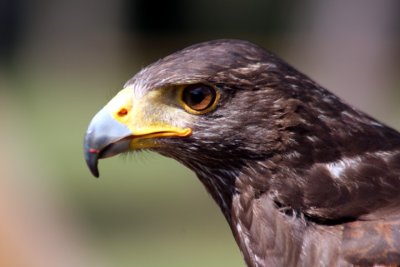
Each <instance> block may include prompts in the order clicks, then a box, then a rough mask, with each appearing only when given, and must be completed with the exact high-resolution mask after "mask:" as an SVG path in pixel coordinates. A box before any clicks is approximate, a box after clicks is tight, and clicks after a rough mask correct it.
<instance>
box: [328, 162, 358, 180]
mask: <svg viewBox="0 0 400 267" xmlns="http://www.w3.org/2000/svg"><path fill="white" fill-rule="evenodd" d="M360 163H361V158H360V157H355V158H345V159H341V160H339V161H335V162H332V163H328V164H326V168H327V169H328V171H329V172H330V174H331V175H332V176H333V177H335V178H340V176H341V175H342V174H343V172H344V171H345V170H346V169H347V168H348V167H351V166H354V165H357V164H360Z"/></svg>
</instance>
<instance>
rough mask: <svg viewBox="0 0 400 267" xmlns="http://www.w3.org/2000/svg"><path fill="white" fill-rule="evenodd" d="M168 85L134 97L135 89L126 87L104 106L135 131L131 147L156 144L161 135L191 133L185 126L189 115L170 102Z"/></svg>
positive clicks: (114, 116) (181, 135) (148, 146)
mask: <svg viewBox="0 0 400 267" xmlns="http://www.w3.org/2000/svg"><path fill="white" fill-rule="evenodd" d="M169 89H170V88H160V89H156V90H153V91H149V92H148V93H147V94H145V95H143V96H142V97H140V99H135V96H134V93H133V89H132V88H131V87H126V88H124V89H123V90H121V91H120V92H119V93H118V94H117V95H116V96H115V97H114V98H113V99H111V100H110V102H109V103H108V104H107V105H106V106H105V107H104V108H105V109H107V110H108V112H110V114H111V115H112V117H113V118H114V119H115V120H117V121H118V122H120V123H121V124H123V125H125V126H126V127H128V128H129V130H130V131H131V132H132V136H131V137H132V141H131V149H141V148H150V147H155V146H157V142H156V141H155V140H156V139H157V138H159V137H185V136H189V135H190V134H191V133H192V129H190V128H188V127H184V124H185V123H184V122H185V121H186V122H188V121H190V120H189V119H190V118H189V117H188V116H184V113H185V112H182V110H181V111H179V109H177V108H176V106H173V105H170V102H171V101H170V94H169V92H168V90H169ZM174 101H175V100H174ZM175 117H178V118H175ZM179 119H180V120H179Z"/></svg>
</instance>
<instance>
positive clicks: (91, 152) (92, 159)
mask: <svg viewBox="0 0 400 267" xmlns="http://www.w3.org/2000/svg"><path fill="white" fill-rule="evenodd" d="M85 159H86V164H87V166H88V167H89V170H90V172H91V173H92V174H93V176H94V177H96V178H98V177H99V169H98V167H97V164H98V161H99V151H98V150H97V149H94V148H89V149H88V150H87V151H86V152H85Z"/></svg>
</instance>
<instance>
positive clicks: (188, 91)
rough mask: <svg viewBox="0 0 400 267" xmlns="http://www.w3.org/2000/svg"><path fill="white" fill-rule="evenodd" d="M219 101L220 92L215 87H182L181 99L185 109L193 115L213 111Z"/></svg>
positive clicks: (197, 85)
mask: <svg viewBox="0 0 400 267" xmlns="http://www.w3.org/2000/svg"><path fill="white" fill-rule="evenodd" d="M218 100H219V92H218V90H216V88H215V87H213V86H211V85H207V84H203V83H197V84H190V85H188V86H185V87H182V89H181V92H180V99H179V101H180V102H181V104H182V106H183V107H184V109H185V110H186V111H187V112H189V113H192V114H196V115H199V114H205V113H208V112H210V111H212V110H213V109H214V108H215V107H216V105H217V103H218Z"/></svg>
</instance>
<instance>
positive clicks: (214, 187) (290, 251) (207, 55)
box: [85, 40, 400, 267]
mask: <svg viewBox="0 0 400 267" xmlns="http://www.w3.org/2000/svg"><path fill="white" fill-rule="evenodd" d="M187 84H203V85H204V84H206V85H210V86H213V87H215V88H216V90H217V91H218V95H219V99H218V103H216V106H215V108H213V109H212V110H210V111H209V112H206V113H204V114H189V115H187V114H185V115H184V116H185V117H184V119H183V118H182V120H181V121H179V120H180V117H179V114H184V113H179V112H181V111H180V110H183V109H182V108H181V107H179V106H177V105H175V104H174V103H173V102H170V101H169V102H168V101H166V102H165V103H166V104H165V103H164V104H165V105H170V106H174V110H178V109H179V112H178V111H177V112H178V113H176V114H175V113H171V114H169V115H168V116H171V117H172V118H173V120H174V121H175V122H174V125H175V126H176V125H179V126H181V125H183V126H184V127H187V128H190V129H191V133H190V134H188V135H185V136H180V137H174V138H170V137H158V138H153V139H154V140H153V142H154V143H152V145H151V146H148V147H146V148H148V149H151V150H153V151H156V152H159V153H160V154H163V155H165V156H168V157H172V158H175V159H176V160H178V161H180V162H182V163H183V164H184V165H186V166H188V167H189V168H191V169H192V170H193V171H194V172H195V173H196V174H197V176H198V177H199V179H200V180H201V181H202V183H203V184H204V185H205V187H206V189H207V190H208V191H209V192H210V194H211V195H212V197H213V198H214V199H215V201H216V202H217V203H218V205H219V206H220V208H221V210H222V212H223V213H224V215H225V217H226V219H227V221H228V223H229V225H230V227H231V229H232V232H233V234H234V236H235V238H236V241H237V243H238V245H239V247H240V249H241V251H242V252H243V255H244V258H245V261H246V263H247V265H248V266H251V267H263V266H396V265H400V134H399V133H398V132H397V131H395V130H393V129H392V128H390V127H388V126H386V125H384V124H382V123H380V122H378V121H376V120H375V119H373V118H371V117H370V116H368V115H366V114H365V113H362V112H361V111H358V110H357V109H355V108H353V107H351V106H349V105H347V104H345V103H344V102H343V101H342V100H340V99H339V98H338V97H337V96H335V95H333V94H332V93H330V92H329V91H328V90H326V89H324V88H322V87H321V86H320V85H318V84H317V83H315V82H314V81H312V80H311V79H310V78H308V77H307V76H305V75H304V74H302V73H300V72H299V71H297V70H295V69H294V68H293V67H291V66H289V65H288V64H287V63H285V62H284V61H282V60H281V59H279V58H278V57H276V56H274V55H273V54H271V53H269V52H267V51H265V50H263V49H262V48H260V47H258V46H256V45H254V44H251V43H249V42H245V41H238V40H216V41H211V42H205V43H201V44H197V45H194V46H191V47H188V48H186V49H184V50H182V51H179V52H176V53H174V54H172V55H170V56H168V57H166V58H164V59H161V60H159V61H157V62H155V63H154V64H152V65H150V66H148V67H147V68H145V69H143V70H141V71H140V72H139V73H138V74H137V75H136V76H134V77H133V78H132V79H131V80H130V81H128V83H127V84H126V86H128V87H131V88H132V95H134V96H135V97H133V98H135V99H139V98H140V97H142V96H143V95H147V94H148V93H149V92H152V91H154V90H160V88H175V87H177V86H178V87H179V86H185V85H187ZM216 101H217V100H216ZM150 104H153V106H152V111H153V112H154V113H155V114H158V113H161V112H158V111H157V110H158V105H159V103H158V102H157V103H150ZM182 112H184V111H182ZM146 114H147V113H146ZM177 114H178V115H177ZM158 116H161V115H158ZM162 116H163V118H164V117H165V116H166V115H165V114H164V115H162ZM93 124H94V123H92V125H91V126H90V127H89V130H88V133H87V136H86V139H85V153H86V160H87V161H88V164H89V166H90V167H91V169H92V170H93V171H94V173H96V172H97V167H96V166H97V159H98V158H102V157H106V156H109V155H113V154H116V152H114V151H111V150H112V149H114V147H116V145H115V144H117V143H118V144H119V143H120V141H119V140H124V142H125V141H126V140H127V137H126V136H124V138H123V139H119V140H118V141H116V139H115V140H113V141H108V142H104V138H103V139H102V140H103V141H102V142H101V143H102V144H101V145H98V142H97V141H96V140H98V139H101V138H100V137H98V136H96V135H95V134H93V132H94V131H95V130H96V129H97V128H96V127H95V126H93ZM183 126H182V127H183ZM132 136H133V137H129V138H132V139H134V138H135V135H134V133H133V134H132ZM94 139H96V140H95V141H94ZM154 144H156V145H154ZM131 148H132V146H131ZM141 148H142V147H141ZM124 151H125V150H124ZM111 152H113V153H111ZM117 152H118V153H119V152H123V151H122V150H121V149H120V148H118V151H117Z"/></svg>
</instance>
